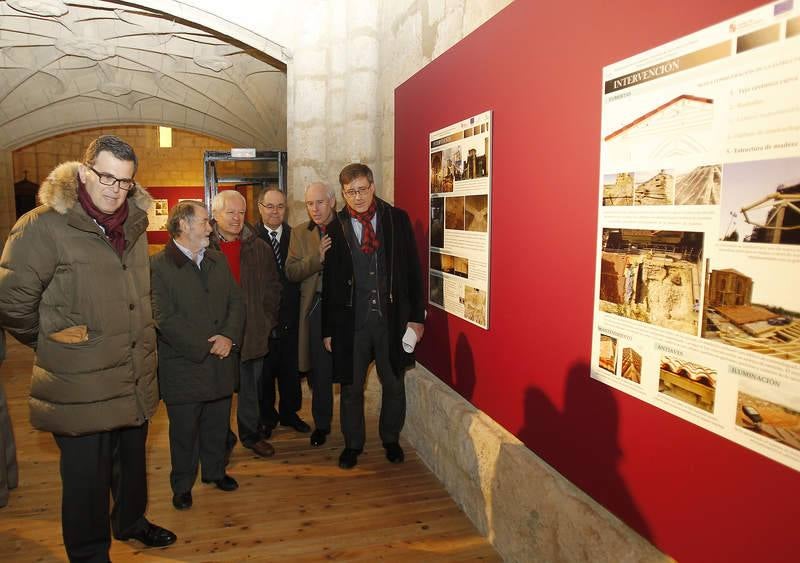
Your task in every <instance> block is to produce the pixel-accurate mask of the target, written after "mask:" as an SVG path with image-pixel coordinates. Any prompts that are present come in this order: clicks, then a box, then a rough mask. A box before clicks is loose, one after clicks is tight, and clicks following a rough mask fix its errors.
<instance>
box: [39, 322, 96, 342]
mask: <svg viewBox="0 0 800 563" xmlns="http://www.w3.org/2000/svg"><path fill="white" fill-rule="evenodd" d="M48 338H49V339H50V340H52V341H53V342H58V343H60V344H79V343H81V342H86V341H87V340H89V329H88V327H87V326H86V325H77V326H70V327H67V328H65V329H63V330H59V331H56V332H53V333H51V334H50V335H48Z"/></svg>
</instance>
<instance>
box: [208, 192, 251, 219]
mask: <svg viewBox="0 0 800 563" xmlns="http://www.w3.org/2000/svg"><path fill="white" fill-rule="evenodd" d="M235 197H238V198H240V199H241V200H242V202H243V203H244V205H245V207H247V200H246V199H245V198H244V196H243V195H242V194H240V193H239V192H237V191H236V190H223V191H221V192H219V193H218V194H217V195H215V196H214V199H212V200H211V215H212V216H213V217H216V216H217V213H218V212H220V211H222V210H223V209H225V204H226V203H227V202H228V201H230V200H231V199H232V198H235Z"/></svg>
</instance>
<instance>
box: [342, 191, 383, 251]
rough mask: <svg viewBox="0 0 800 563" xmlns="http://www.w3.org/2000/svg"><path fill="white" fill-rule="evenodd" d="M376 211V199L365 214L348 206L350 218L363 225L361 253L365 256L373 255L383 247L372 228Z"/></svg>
mask: <svg viewBox="0 0 800 563" xmlns="http://www.w3.org/2000/svg"><path fill="white" fill-rule="evenodd" d="M376 209H377V207H376V206H375V200H374V199H373V200H372V203H371V204H370V206H369V209H367V210H366V211H364V212H363V213H359V212H358V211H356V210H355V209H353V208H352V207H350V206H349V205H348V206H347V212H348V213H350V217H352V218H353V219H355V220H356V221H358V222H359V223H361V227H362V232H361V252H363V253H364V254H372V253H373V252H375V251H376V250H378V249H379V248H380V246H381V241H379V240H378V235H376V234H375V229H373V228H372V218H373V217H375V210H376Z"/></svg>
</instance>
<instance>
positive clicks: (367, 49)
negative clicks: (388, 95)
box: [347, 35, 380, 95]
mask: <svg viewBox="0 0 800 563" xmlns="http://www.w3.org/2000/svg"><path fill="white" fill-rule="evenodd" d="M379 55H380V44H379V42H378V38H377V37H374V36H370V35H359V36H356V37H351V38H349V40H348V42H347V67H348V70H349V71H353V70H370V71H376V72H377V70H378V59H379ZM372 94H373V95H374V94H375V92H374V91H373V92H372Z"/></svg>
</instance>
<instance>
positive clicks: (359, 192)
mask: <svg viewBox="0 0 800 563" xmlns="http://www.w3.org/2000/svg"><path fill="white" fill-rule="evenodd" d="M369 188H370V186H367V187H366V188H358V189H355V190H345V191H344V192H342V193H344V197H349V198H351V199H354V198H355V197H356V196H359V195H362V196H363V195H366V194H367V192H368V191H369Z"/></svg>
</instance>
